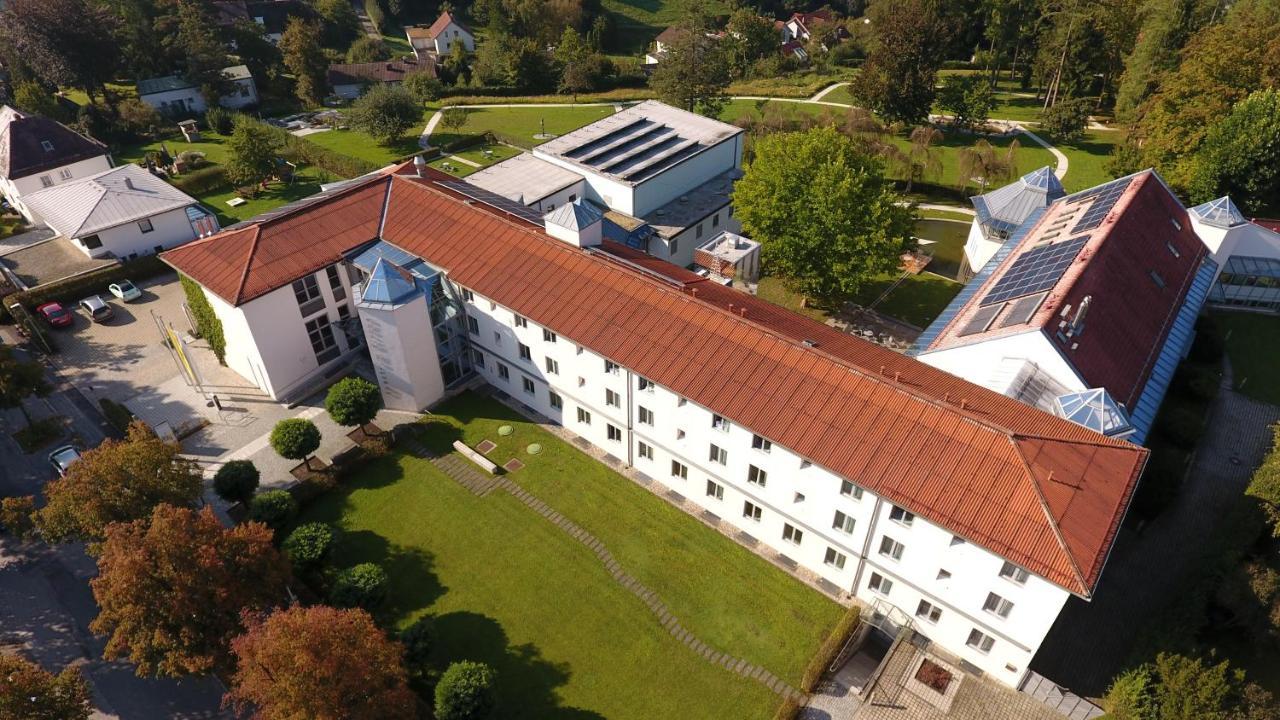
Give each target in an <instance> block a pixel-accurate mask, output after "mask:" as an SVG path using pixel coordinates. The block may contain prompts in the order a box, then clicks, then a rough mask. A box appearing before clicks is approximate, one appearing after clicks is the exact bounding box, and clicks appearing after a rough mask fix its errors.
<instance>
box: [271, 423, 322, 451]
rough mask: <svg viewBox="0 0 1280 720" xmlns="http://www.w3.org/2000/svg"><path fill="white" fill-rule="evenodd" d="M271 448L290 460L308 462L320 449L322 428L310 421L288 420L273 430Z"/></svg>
mask: <svg viewBox="0 0 1280 720" xmlns="http://www.w3.org/2000/svg"><path fill="white" fill-rule="evenodd" d="M271 447H272V449H274V450H275V451H276V452H277V453H279V454H280V457H282V458H286V459H288V460H306V459H307V458H308V457H309V456H310V455H311V453H313V452H315V451H316V449H317V448H319V447H320V428H317V427H316V424H315V423H313V422H311V421H310V420H304V419H303V418H288V419H287V420H281V421H280V422H278V423H276V426H275V427H274V428H272V429H271Z"/></svg>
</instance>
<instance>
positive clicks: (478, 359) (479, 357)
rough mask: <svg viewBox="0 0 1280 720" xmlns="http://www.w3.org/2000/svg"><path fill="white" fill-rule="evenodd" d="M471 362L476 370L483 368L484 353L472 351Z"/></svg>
mask: <svg viewBox="0 0 1280 720" xmlns="http://www.w3.org/2000/svg"><path fill="white" fill-rule="evenodd" d="M471 362H473V363H475V364H476V367H478V368H482V367H484V353H482V352H480V351H479V350H472V351H471Z"/></svg>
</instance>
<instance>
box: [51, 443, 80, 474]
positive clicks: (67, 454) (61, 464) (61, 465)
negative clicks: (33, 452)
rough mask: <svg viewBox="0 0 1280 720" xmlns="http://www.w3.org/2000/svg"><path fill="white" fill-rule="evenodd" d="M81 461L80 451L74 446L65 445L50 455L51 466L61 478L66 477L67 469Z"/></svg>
mask: <svg viewBox="0 0 1280 720" xmlns="http://www.w3.org/2000/svg"><path fill="white" fill-rule="evenodd" d="M79 459H80V451H79V450H77V449H76V447H75V446H74V445H63V446H62V447H60V448H58V449H57V450H54V451H53V452H51V453H49V464H50V465H52V466H53V469H54V470H57V471H58V475H59V476H62V475H66V474H67V469H68V468H70V467H71V466H72V464H74V463H75V461H77V460H79Z"/></svg>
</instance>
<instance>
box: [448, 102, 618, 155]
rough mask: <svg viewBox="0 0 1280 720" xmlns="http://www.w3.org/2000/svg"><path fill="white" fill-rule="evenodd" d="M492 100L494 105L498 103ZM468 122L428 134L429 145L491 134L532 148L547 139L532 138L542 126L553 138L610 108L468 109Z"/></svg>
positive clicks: (535, 107)
mask: <svg viewBox="0 0 1280 720" xmlns="http://www.w3.org/2000/svg"><path fill="white" fill-rule="evenodd" d="M501 101H502V99H501V98H495V102H501ZM468 110H469V112H468V114H467V122H466V124H465V125H463V126H462V128H461V129H459V130H450V129H448V128H446V127H444V126H443V124H441V125H437V126H436V130H435V132H434V133H432V134H431V144H432V145H435V146H438V147H444V146H447V145H450V144H452V143H454V142H457V141H458V140H461V139H463V138H464V137H465V136H468V135H483V134H484V133H486V132H492V133H494V135H496V136H497V138H498V139H499V140H501V141H502V142H506V143H510V144H512V145H517V146H519V147H522V148H531V147H534V146H535V145H541V144H542V143H544V142H546V140H540V139H538V138H535V137H534V135H537V134H538V133H540V132H542V130H541V128H542V123H544V122H545V124H546V131H547V132H548V133H551V134H554V135H563V134H565V133H567V132H570V131H573V130H577V129H578V128H580V127H582V126H583V125H586V124H588V123H591V122H595V121H596V120H599V119H600V118H603V117H608V116H610V115H612V114H613V112H614V110H613V106H611V105H588V106H585V107H543V106H538V105H534V106H530V107H504V108H469V109H468Z"/></svg>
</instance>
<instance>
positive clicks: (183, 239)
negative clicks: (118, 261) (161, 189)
mask: <svg viewBox="0 0 1280 720" xmlns="http://www.w3.org/2000/svg"><path fill="white" fill-rule="evenodd" d="M149 219H150V220H151V227H152V230H151V232H147V233H144V232H142V227H141V225H139V224H138V222H128V223H124V224H122V225H117V226H115V227H113V228H107V229H106V230H102V231H100V232H98V233H96V235H97V236H98V239H99V240H100V241H102V246H101V247H98V248H95V249H92V250H90V249H88V248H86V247H85V246H84V244H83V242H82V238H73V240H72V243H73V244H74V245H75V246H76V247H77V248H79V249H80V250H81V251H83V252H84V253H85V254H86V255H89V256H90V257H103V256H105V255H108V254H112V255H115V256H116V257H118V258H122V259H129V258H132V257H135V256H137V255H150V254H152V253H155V252H156V246H157V245H158V246H160V247H161V249H163V250H168V249H169V248H172V247H177V246H179V245H182V244H183V243H187V242H191V241H192V240H194V239H195V238H196V231H195V229H194V228H192V227H191V220H190V219H189V218H188V217H187V210H186V208H179V209H177V210H170V211H168V212H163V213H160V214H159V215H153V216H152V217H151V218H149Z"/></svg>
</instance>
